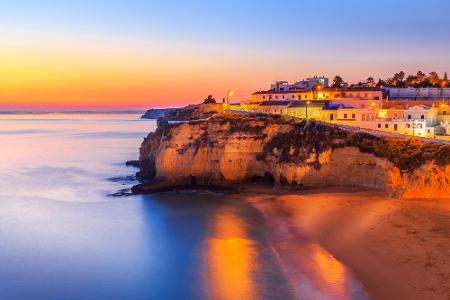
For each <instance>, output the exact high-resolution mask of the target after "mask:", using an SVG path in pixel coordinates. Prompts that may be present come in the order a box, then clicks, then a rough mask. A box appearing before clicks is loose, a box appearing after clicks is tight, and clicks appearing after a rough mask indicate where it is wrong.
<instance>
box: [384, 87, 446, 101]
mask: <svg viewBox="0 0 450 300" xmlns="http://www.w3.org/2000/svg"><path fill="white" fill-rule="evenodd" d="M383 90H384V91H385V93H386V96H387V97H388V99H390V100H402V99H403V100H406V99H416V100H417V99H419V100H439V99H447V100H449V99H450V88H413V87H407V88H396V87H386V88H384V89H383Z"/></svg>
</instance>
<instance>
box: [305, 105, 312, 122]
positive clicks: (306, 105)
mask: <svg viewBox="0 0 450 300" xmlns="http://www.w3.org/2000/svg"><path fill="white" fill-rule="evenodd" d="M310 103H311V102H310V101H306V120H308V104H310Z"/></svg>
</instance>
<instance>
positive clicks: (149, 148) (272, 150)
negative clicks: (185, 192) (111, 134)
mask: <svg viewBox="0 0 450 300" xmlns="http://www.w3.org/2000/svg"><path fill="white" fill-rule="evenodd" d="M357 135H358V134H352V133H348V132H345V131H342V130H340V129H336V128H333V127H328V126H327V125H324V124H319V123H315V122H303V123H296V122H294V121H292V120H283V119H282V118H280V117H268V116H236V115H227V114H222V115H220V116H217V117H213V118H211V119H209V120H205V121H191V122H185V123H181V124H174V125H169V124H160V126H159V127H158V130H157V131H156V132H155V133H151V134H150V135H149V136H148V138H147V139H146V140H145V141H144V142H143V144H142V146H141V149H140V161H141V168H142V171H141V172H142V174H143V175H145V176H146V177H147V178H152V179H155V180H156V181H158V182H166V183H168V184H169V185H171V186H178V185H187V184H191V183H193V182H195V183H197V184H199V185H213V186H221V185H229V184H233V183H239V182H243V181H247V180H251V179H253V178H255V177H270V178H273V180H274V181H275V182H276V183H281V184H294V185H295V184H296V185H300V184H301V185H303V186H305V187H322V186H365V187H375V188H382V189H386V190H388V189H389V190H391V191H393V192H395V194H396V195H397V196H403V195H406V196H408V195H412V194H414V193H413V192H411V189H410V188H401V189H400V188H399V186H404V185H405V184H406V185H410V186H414V185H417V180H418V179H417V178H421V176H420V175H415V176H416V177H415V178H416V179H414V180H413V179H412V178H414V177H413V176H409V175H407V173H406V172H405V170H402V169H401V167H399V166H398V164H399V163H398V162H397V161H396V160H395V159H393V158H392V157H391V156H389V155H385V157H383V155H379V153H378V152H380V151H384V150H383V149H382V150H380V149H379V147H380V145H386V143H384V141H381V142H380V141H378V140H377V139H379V138H376V137H371V136H370V137H369V136H363V137H361V136H357ZM369 142H370V143H369ZM375 142H376V143H375ZM388 145H389V144H388ZM368 147H369V148H368ZM370 147H372V148H374V150H373V151H371V150H370V149H372V148H370ZM376 147H378V148H376ZM368 149H369V150H368ZM362 151H364V152H362ZM377 151H378V152H377ZM370 152H375V153H370ZM383 153H384V152H383ZM374 154H378V155H377V156H376V155H374ZM380 156H381V157H380ZM396 164H397V165H396ZM436 168H437V169H439V170H440V172H442V170H447V171H444V173H445V172H450V168H449V167H446V168H447V169H445V167H441V166H437V167H436ZM418 170H419V169H417V170H416V171H415V172H416V173H414V174H419V173H417V172H424V171H418ZM420 170H421V169H420ZM429 172H430V171H429ZM447 174H450V173H447ZM447 178H450V176H448V177H447ZM411 180H412V181H411ZM410 181H411V182H410ZM421 184H422V187H423V188H424V187H425V186H426V185H427V184H428V183H427V182H426V181H423V182H421ZM430 184H436V182H433V183H430ZM433 189H434V188H431V189H430V191H431V190H433ZM446 193H447V194H445V193H444V195H440V196H441V197H442V196H449V194H448V193H449V192H448V190H447V192H446ZM428 194H430V195H431V194H433V193H432V192H430V193H428ZM428 194H427V195H428ZM432 196H435V195H434V194H433V195H432Z"/></svg>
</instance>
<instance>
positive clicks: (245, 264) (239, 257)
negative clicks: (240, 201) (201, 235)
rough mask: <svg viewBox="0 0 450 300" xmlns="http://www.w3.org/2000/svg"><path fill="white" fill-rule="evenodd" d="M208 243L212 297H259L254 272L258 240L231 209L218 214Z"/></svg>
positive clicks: (256, 265)
mask: <svg viewBox="0 0 450 300" xmlns="http://www.w3.org/2000/svg"><path fill="white" fill-rule="evenodd" d="M211 223H212V224H211V231H212V237H211V238H209V239H208V240H207V242H206V261H207V272H208V284H209V290H210V296H211V298H212V299H224V300H225V299H256V298H257V293H256V287H255V284H254V278H253V277H252V275H253V274H254V273H255V272H258V269H259V267H260V266H259V265H258V261H256V256H255V254H256V253H255V252H256V249H255V246H256V245H255V244H256V243H255V241H254V240H252V239H249V237H248V233H247V229H246V224H245V223H244V222H243V220H242V219H241V218H239V217H237V216H236V214H235V213H234V212H233V211H232V209H231V208H227V209H225V210H224V211H221V212H220V213H216V214H214V216H213V217H212V220H211Z"/></svg>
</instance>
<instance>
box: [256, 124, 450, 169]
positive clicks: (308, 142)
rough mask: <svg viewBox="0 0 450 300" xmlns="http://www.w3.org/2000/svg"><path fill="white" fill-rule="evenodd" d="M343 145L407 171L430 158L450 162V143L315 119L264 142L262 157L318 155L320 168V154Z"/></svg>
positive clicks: (297, 160) (303, 158) (293, 160)
mask: <svg viewBox="0 0 450 300" xmlns="http://www.w3.org/2000/svg"><path fill="white" fill-rule="evenodd" d="M341 147H357V148H358V149H359V150H360V151H361V152H365V153H370V154H373V155H375V156H377V157H381V158H386V159H388V160H389V161H390V162H392V163H393V164H394V165H395V166H396V167H398V168H399V169H400V170H401V171H402V172H408V173H412V172H413V171H414V170H416V169H417V168H420V167H421V166H422V165H423V164H425V163H427V162H431V161H434V163H436V164H437V165H447V164H450V145H444V144H438V143H432V142H424V141H422V140H419V139H414V138H405V139H400V138H387V137H378V136H374V135H371V134H367V133H362V132H356V133H355V132H349V131H345V130H343V129H340V128H336V127H333V126H329V125H326V124H324V123H318V122H314V121H302V122H301V123H292V129H291V130H289V131H287V132H284V133H279V134H277V135H275V136H274V137H273V138H272V139H271V140H270V141H268V142H267V143H266V144H265V145H264V152H263V153H262V155H261V157H260V158H261V159H265V158H266V157H267V156H268V155H269V154H272V155H274V153H276V156H277V157H278V159H279V161H280V162H287V163H306V161H307V160H308V159H309V158H310V157H311V155H315V157H316V159H315V161H314V164H315V166H316V167H320V165H319V164H318V155H319V154H320V153H322V152H324V151H326V150H328V149H332V148H341ZM275 149H276V150H275Z"/></svg>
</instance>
